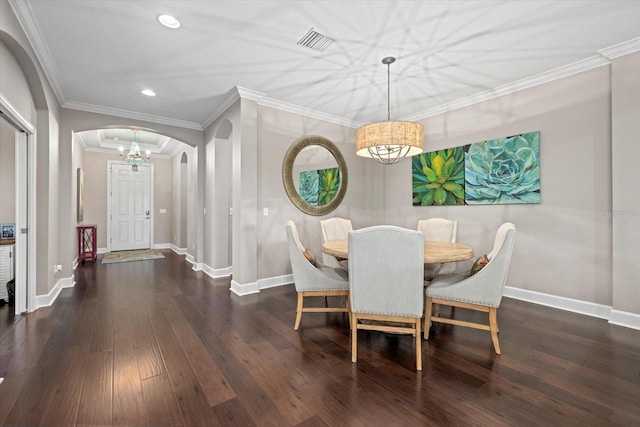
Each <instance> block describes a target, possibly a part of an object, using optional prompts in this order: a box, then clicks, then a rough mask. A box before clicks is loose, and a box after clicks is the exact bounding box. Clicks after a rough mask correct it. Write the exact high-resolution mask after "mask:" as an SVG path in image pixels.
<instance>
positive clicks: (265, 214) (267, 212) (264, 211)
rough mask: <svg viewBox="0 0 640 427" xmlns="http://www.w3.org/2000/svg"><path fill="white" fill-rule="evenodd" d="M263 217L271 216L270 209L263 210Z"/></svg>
mask: <svg viewBox="0 0 640 427" xmlns="http://www.w3.org/2000/svg"><path fill="white" fill-rule="evenodd" d="M262 215H264V216H269V208H262Z"/></svg>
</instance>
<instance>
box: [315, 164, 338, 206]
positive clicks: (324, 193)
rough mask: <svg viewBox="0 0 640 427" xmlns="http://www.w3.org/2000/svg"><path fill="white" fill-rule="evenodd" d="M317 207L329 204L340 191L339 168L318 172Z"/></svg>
mask: <svg viewBox="0 0 640 427" xmlns="http://www.w3.org/2000/svg"><path fill="white" fill-rule="evenodd" d="M318 177H319V187H318V191H319V194H318V206H324V205H327V204H329V202H331V201H332V200H333V199H334V198H335V197H336V194H338V190H339V189H340V168H328V169H321V170H319V171H318Z"/></svg>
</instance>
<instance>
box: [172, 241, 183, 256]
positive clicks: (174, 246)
mask: <svg viewBox="0 0 640 427" xmlns="http://www.w3.org/2000/svg"><path fill="white" fill-rule="evenodd" d="M169 249H171V250H172V251H173V252H175V253H177V254H178V255H186V254H187V248H179V247H177V246H176V245H174V244H171V243H170V244H169Z"/></svg>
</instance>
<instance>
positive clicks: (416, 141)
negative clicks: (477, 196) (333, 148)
mask: <svg viewBox="0 0 640 427" xmlns="http://www.w3.org/2000/svg"><path fill="white" fill-rule="evenodd" d="M394 62H396V58H394V57H392V56H388V57H386V58H384V59H382V63H383V64H385V65H386V66H387V120H386V121H384V122H376V123H369V124H367V125H364V126H361V127H360V128H359V129H358V130H357V131H356V154H357V155H358V156H362V157H371V158H374V159H376V160H378V161H379V162H380V163H382V164H385V165H390V164H393V163H396V162H397V161H398V160H401V159H403V158H404V157H407V156H415V155H416V154H421V153H422V152H423V148H424V128H423V126H422V125H421V124H420V123H414V122H403V121H392V120H391V108H390V103H391V102H390V67H389V66H390V64H393V63H394Z"/></svg>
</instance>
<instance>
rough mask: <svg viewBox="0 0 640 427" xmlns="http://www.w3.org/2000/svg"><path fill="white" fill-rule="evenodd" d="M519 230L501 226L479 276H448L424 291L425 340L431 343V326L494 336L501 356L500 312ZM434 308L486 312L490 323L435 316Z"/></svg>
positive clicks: (433, 282)
mask: <svg viewBox="0 0 640 427" xmlns="http://www.w3.org/2000/svg"><path fill="white" fill-rule="evenodd" d="M515 237H516V227H515V225H513V224H512V223H510V222H506V223H504V224H502V225H501V226H500V227H499V228H498V231H497V232H496V237H495V240H494V244H493V249H492V251H491V252H490V253H489V254H488V255H487V258H488V259H489V262H488V263H487V264H486V266H485V267H483V268H482V269H481V270H480V271H478V272H477V273H475V274H473V275H470V276H463V275H457V274H445V275H438V276H436V277H435V278H434V279H433V281H432V282H431V284H430V285H429V286H428V287H426V288H425V307H426V309H425V317H424V338H425V339H429V329H430V326H431V322H439V323H447V324H450V325H458V326H466V327H469V328H475V329H482V330H485V331H489V332H491V339H492V341H493V347H494V349H495V352H496V353H497V354H500V353H501V352H500V343H499V342H498V318H497V312H498V308H499V307H500V302H501V301H502V293H503V290H504V285H505V283H506V281H507V273H508V271H509V264H510V262H511V253H512V252H513V243H514V240H515ZM433 304H440V305H448V306H451V307H460V308H464V309H471V310H477V311H482V312H486V313H488V314H489V322H488V324H486V323H476V322H467V321H462V320H456V319H449V318H443V317H440V316H439V315H435V316H434V315H432V307H433Z"/></svg>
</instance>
